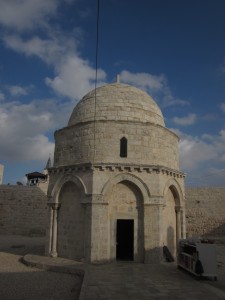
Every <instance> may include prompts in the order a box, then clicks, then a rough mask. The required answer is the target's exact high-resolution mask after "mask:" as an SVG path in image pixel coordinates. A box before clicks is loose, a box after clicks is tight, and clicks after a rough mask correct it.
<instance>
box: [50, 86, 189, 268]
mask: <svg viewBox="0 0 225 300" xmlns="http://www.w3.org/2000/svg"><path fill="white" fill-rule="evenodd" d="M178 141H179V139H178V137H177V135H176V134H174V133H173V132H172V131H170V130H169V129H167V128H166V127H165V123H164V119H163V116H162V113H161V110H160V108H159V107H158V105H157V104H156V103H155V101H154V100H153V99H152V98H151V97H150V96H149V95H148V94H146V93H145V92H143V91H141V90H139V89H137V88H135V87H132V86H130V85H126V84H121V83H118V82H117V83H114V84H108V85H105V86H102V87H99V88H97V89H96V90H93V91H91V92H90V93H88V94H87V95H85V96H84V97H83V98H82V99H81V101H80V102H79V103H78V104H77V105H76V107H75V108H74V110H73V112H72V114H71V117H70V120H69V123H68V126H67V127H65V128H63V129H60V130H58V131H56V132H55V155H54V165H53V167H52V168H50V169H49V176H50V179H49V189H48V198H49V200H48V204H49V230H48V242H47V247H46V254H47V255H51V256H53V257H54V256H60V257H66V258H70V259H75V260H81V261H85V262H93V263H96V262H98V263H101V262H107V261H114V260H131V261H135V262H145V263H155V262H160V261H162V259H163V251H162V249H163V246H167V247H168V248H169V250H170V252H171V253H172V254H173V255H175V251H176V240H177V239H178V238H181V237H185V220H184V174H183V173H182V172H180V171H179V157H178V156H179V155H178Z"/></svg>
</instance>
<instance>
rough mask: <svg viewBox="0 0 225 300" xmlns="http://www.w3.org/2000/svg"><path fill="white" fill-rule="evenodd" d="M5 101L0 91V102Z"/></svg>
mask: <svg viewBox="0 0 225 300" xmlns="http://www.w3.org/2000/svg"><path fill="white" fill-rule="evenodd" d="M4 100H5V95H4V94H3V93H2V92H1V91H0V102H1V101H4Z"/></svg>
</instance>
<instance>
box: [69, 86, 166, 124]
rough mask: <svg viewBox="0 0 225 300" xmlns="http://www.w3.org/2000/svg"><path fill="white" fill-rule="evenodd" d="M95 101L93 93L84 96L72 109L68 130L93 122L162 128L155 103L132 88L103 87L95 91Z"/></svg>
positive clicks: (161, 120) (160, 115)
mask: <svg viewBox="0 0 225 300" xmlns="http://www.w3.org/2000/svg"><path fill="white" fill-rule="evenodd" d="M96 99H97V101H96V103H95V90H92V91H91V92H89V93H88V94H86V95H85V96H84V97H83V98H82V99H81V100H80V102H79V103H78V104H77V105H76V106H75V108H74V110H73V112H72V114H71V117H70V119H69V122H68V126H72V125H75V124H78V123H83V122H90V121H94V119H95V120H96V121H126V122H129V121H133V122H142V123H153V124H156V125H161V126H163V127H165V123H164V119H163V115H162V112H161V110H160V108H159V107H158V105H157V104H156V102H155V101H154V100H153V99H152V98H151V97H150V96H149V95H148V94H147V93H146V92H144V91H142V90H140V89H138V88H136V87H133V86H130V85H128V84H122V83H118V82H117V83H113V84H107V85H104V86H101V87H99V88H97V89H96ZM95 108H96V109H95ZM95 110H96V115H95ZM94 115H95V117H94Z"/></svg>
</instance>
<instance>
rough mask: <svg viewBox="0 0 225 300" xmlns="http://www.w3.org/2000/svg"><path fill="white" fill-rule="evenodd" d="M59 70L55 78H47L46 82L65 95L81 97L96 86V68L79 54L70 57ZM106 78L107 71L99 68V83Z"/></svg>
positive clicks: (73, 97) (74, 97)
mask: <svg viewBox="0 0 225 300" xmlns="http://www.w3.org/2000/svg"><path fill="white" fill-rule="evenodd" d="M57 71H58V75H57V76H56V77H55V78H53V79H50V78H46V83H47V84H48V85H49V86H51V87H52V89H53V90H55V91H56V92H57V93H59V94H61V95H63V96H67V97H69V98H71V99H80V98H81V97H82V96H84V95H85V94H86V93H87V92H89V91H90V90H91V89H93V88H94V81H95V70H94V69H93V68H92V67H90V65H89V63H88V62H87V61H85V60H83V59H81V58H79V57H77V56H73V57H68V58H67V60H66V61H64V63H62V64H61V65H60V66H58V67H57ZM105 78H106V73H105V72H104V71H103V70H98V85H102V84H103V83H104V80H105Z"/></svg>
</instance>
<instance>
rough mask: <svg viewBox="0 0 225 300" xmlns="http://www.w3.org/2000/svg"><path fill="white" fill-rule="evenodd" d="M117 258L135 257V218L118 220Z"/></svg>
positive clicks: (127, 258)
mask: <svg viewBox="0 0 225 300" xmlns="http://www.w3.org/2000/svg"><path fill="white" fill-rule="evenodd" d="M116 259H117V260H133V259H134V220H117V229H116Z"/></svg>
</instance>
